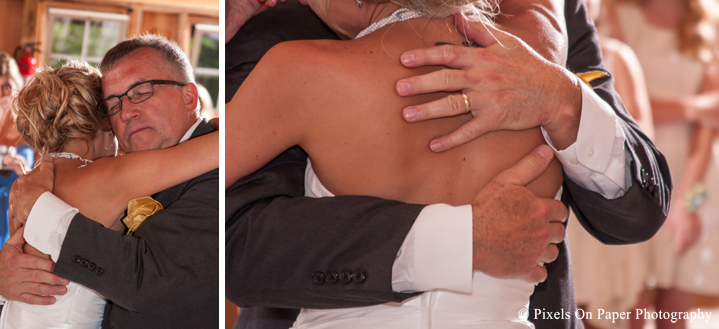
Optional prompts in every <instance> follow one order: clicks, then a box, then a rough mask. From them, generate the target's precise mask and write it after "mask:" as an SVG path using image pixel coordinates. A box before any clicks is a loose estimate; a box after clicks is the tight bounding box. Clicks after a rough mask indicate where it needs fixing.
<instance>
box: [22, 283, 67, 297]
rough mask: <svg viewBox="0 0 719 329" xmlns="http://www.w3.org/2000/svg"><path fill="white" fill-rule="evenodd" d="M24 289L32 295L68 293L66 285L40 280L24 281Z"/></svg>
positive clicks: (60, 294)
mask: <svg viewBox="0 0 719 329" xmlns="http://www.w3.org/2000/svg"><path fill="white" fill-rule="evenodd" d="M21 286H23V287H22V289H23V291H25V292H26V293H29V294H32V295H52V296H62V295H64V294H66V293H67V287H66V286H65V285H52V284H46V283H39V282H23V283H22V284H21Z"/></svg>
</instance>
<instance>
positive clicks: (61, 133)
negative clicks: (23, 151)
mask: <svg viewBox="0 0 719 329" xmlns="http://www.w3.org/2000/svg"><path fill="white" fill-rule="evenodd" d="M101 78H102V76H101V75H100V71H98V70H97V69H96V68H94V67H92V66H90V65H89V64H87V63H85V62H84V61H82V62H81V61H73V60H71V61H69V62H68V63H67V64H65V65H63V66H62V67H60V68H57V69H52V68H46V69H43V70H42V71H40V73H38V74H37V75H36V76H35V77H34V78H33V80H32V81H31V82H30V83H29V84H28V85H27V86H26V87H25V88H24V89H22V90H21V91H20V94H19V95H18V97H17V98H16V99H15V102H14V103H13V112H14V113H15V115H16V116H17V120H16V123H17V130H18V132H20V134H21V135H22V138H23V140H25V142H26V143H27V144H28V145H29V146H30V147H32V148H33V149H34V150H35V151H36V152H38V153H40V154H41V155H46V154H48V153H50V152H60V151H62V148H63V146H64V145H65V144H66V143H67V142H68V141H70V140H73V139H81V140H85V141H87V142H88V143H89V142H90V141H92V140H93V139H94V138H95V134H96V133H97V131H98V130H100V129H102V130H109V129H110V128H109V126H110V125H109V120H108V119H107V118H106V117H104V116H102V115H101V114H100V113H99V111H98V110H97V104H98V103H99V102H100V101H101V100H102V88H101V85H100V83H101Z"/></svg>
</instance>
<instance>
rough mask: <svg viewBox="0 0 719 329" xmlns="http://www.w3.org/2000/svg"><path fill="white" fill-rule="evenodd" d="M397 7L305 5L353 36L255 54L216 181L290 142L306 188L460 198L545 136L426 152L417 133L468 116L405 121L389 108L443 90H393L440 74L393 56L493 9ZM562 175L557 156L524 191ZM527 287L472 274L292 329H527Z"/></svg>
mask: <svg viewBox="0 0 719 329" xmlns="http://www.w3.org/2000/svg"><path fill="white" fill-rule="evenodd" d="M303 1H304V0H303ZM398 2H399V3H401V4H402V5H398V4H395V3H391V2H374V1H372V2H369V1H366V2H362V1H352V0H306V1H305V3H306V4H308V5H309V6H310V7H311V8H312V9H313V10H314V11H315V13H317V14H318V15H319V16H320V17H321V18H322V20H323V21H324V22H325V23H327V24H328V25H329V26H330V27H331V28H332V29H333V30H334V31H335V32H337V33H338V34H339V35H340V36H341V37H343V38H344V39H354V40H347V41H327V40H321V41H297V42H287V43H282V44H280V45H277V46H275V47H274V48H273V49H271V50H270V51H269V52H268V53H267V54H266V55H265V57H263V59H262V60H261V61H260V63H258V65H257V67H255V69H254V70H253V71H252V73H251V74H250V75H249V76H248V78H247V79H246V80H245V82H244V83H243V85H242V86H241V87H240V89H239V90H238V91H237V93H236V94H235V96H234V98H233V99H232V101H231V102H230V103H229V104H228V105H227V112H226V113H227V127H228V130H227V135H226V149H225V153H226V176H225V177H226V181H225V186H226V187H228V186H230V185H231V184H232V183H234V182H235V181H236V180H238V179H239V178H241V177H243V176H244V175H247V174H249V173H251V172H253V171H254V170H257V169H259V168H260V167H261V166H262V165H264V164H265V163H267V162H269V161H270V160H271V159H272V158H273V157H275V156H277V155H278V154H280V153H281V152H282V151H284V150H286V149H288V148H290V147H291V146H293V145H299V146H301V147H302V148H303V149H304V150H305V151H306V152H307V153H308V154H309V157H310V159H311V163H310V162H308V166H307V171H306V176H305V191H306V192H305V193H306V194H307V195H310V196H315V197H327V196H333V195H371V196H377V197H381V198H384V199H394V200H401V201H404V202H408V203H420V204H435V203H447V204H450V205H463V204H469V203H471V202H472V200H473V199H474V197H475V196H476V195H477V194H478V192H479V191H480V190H481V189H482V188H483V187H484V186H485V185H486V184H487V183H488V182H489V181H490V180H491V179H492V178H494V177H495V176H496V175H497V174H498V173H500V172H501V171H502V170H504V169H506V168H509V167H510V166H512V165H513V164H514V163H516V162H517V161H518V160H520V159H521V158H522V157H523V156H524V155H526V154H528V153H529V152H531V151H532V150H533V149H535V148H536V147H537V146H539V145H542V144H544V143H545V142H544V138H543V136H542V134H541V132H540V129H539V128H533V129H529V130H524V131H511V132H510V131H496V132H492V133H488V134H486V135H484V136H482V137H481V138H479V139H477V140H475V141H474V142H471V143H468V144H466V145H463V146H461V147H457V148H454V149H452V150H450V151H447V152H443V153H441V154H438V153H434V152H432V151H430V150H429V149H428V148H427V146H426V141H427V140H430V139H432V138H433V137H436V136H440V135H445V134H447V133H448V132H450V131H453V130H454V129H456V128H457V127H459V126H460V125H462V124H463V123H465V122H467V121H469V120H470V119H471V115H470V114H464V115H460V116H457V117H452V118H445V119H438V120H433V121H430V122H421V123H413V124H407V123H405V122H404V120H403V119H402V118H401V117H400V116H399V115H398V109H402V108H404V107H406V106H409V105H414V104H421V103H427V102H429V101H433V100H436V99H439V98H442V97H444V96H446V94H444V93H435V94H429V95H418V96H413V97H405V98H400V97H399V96H397V95H396V94H395V92H394V88H393V87H394V83H395V81H397V80H399V79H402V78H406V77H410V76H414V75H418V74H423V73H428V72H430V71H435V70H437V69H439V68H437V67H434V68H421V69H414V70H411V69H407V68H404V67H402V66H401V65H400V63H399V61H398V58H399V55H400V54H402V53H403V52H404V51H407V50H411V49H417V48H424V47H427V46H432V45H435V44H438V43H452V44H461V43H463V42H465V41H466V39H465V37H464V36H463V35H461V34H460V33H458V32H457V31H456V30H455V28H454V26H455V24H454V19H453V17H448V15H450V14H452V13H454V12H457V11H461V10H465V9H469V10H470V11H475V12H476V11H477V10H474V9H476V8H482V9H484V11H485V12H487V11H490V10H491V9H492V8H491V6H489V5H487V4H485V3H481V2H480V1H462V2H452V1H432V0H430V1H427V0H411V1H398ZM467 4H468V6H465V5H467ZM510 51H511V50H510ZM561 182H562V174H561V167H560V165H559V163H558V161H557V160H556V159H555V160H553V161H552V163H551V164H550V166H549V168H548V169H547V171H546V172H545V173H544V174H542V175H541V176H540V177H539V178H538V179H536V180H535V181H534V182H532V183H531V184H529V185H528V188H529V189H530V190H531V191H532V192H533V193H534V194H536V195H538V196H541V197H544V198H552V197H554V196H555V195H556V193H557V191H558V189H559V187H560V185H561ZM517 206H527V205H517ZM533 289H534V285H533V284H532V283H527V282H525V281H522V280H503V279H495V278H492V277H489V276H487V275H484V274H483V273H480V272H476V273H474V277H473V287H472V290H471V291H463V292H450V291H430V292H426V293H424V294H421V295H419V296H417V297H414V298H411V299H409V300H407V301H405V302H403V303H389V304H383V305H376V306H368V307H358V308H347V309H334V310H309V309H304V310H302V312H301V313H300V315H299V317H298V319H297V322H295V325H294V327H295V328H336V327H340V326H345V327H359V326H361V327H372V328H375V327H376V328H424V327H439V328H443V327H451V328H458V327H460V328H527V327H532V325H531V324H530V323H529V322H528V321H527V317H526V308H527V305H528V302H529V296H530V295H531V294H532V292H533Z"/></svg>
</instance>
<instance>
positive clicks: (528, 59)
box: [395, 15, 582, 152]
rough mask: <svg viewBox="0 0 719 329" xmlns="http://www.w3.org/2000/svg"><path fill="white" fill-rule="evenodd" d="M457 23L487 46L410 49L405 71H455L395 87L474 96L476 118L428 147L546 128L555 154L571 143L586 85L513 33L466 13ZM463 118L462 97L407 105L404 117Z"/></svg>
mask: <svg viewBox="0 0 719 329" xmlns="http://www.w3.org/2000/svg"><path fill="white" fill-rule="evenodd" d="M455 19H456V20H457V25H458V27H459V28H460V30H461V31H464V32H465V33H466V35H467V37H468V38H469V39H471V40H474V41H475V42H476V43H477V44H478V45H480V46H482V47H484V48H476V47H472V48H470V47H464V46H454V45H445V46H439V47H432V48H426V49H417V50H413V51H408V52H405V53H404V54H402V56H401V58H400V60H401V62H402V64H403V65H404V66H407V67H418V66H425V65H443V66H447V67H449V68H451V69H444V70H439V71H435V72H432V73H429V74H425V75H421V76H417V77H412V78H407V79H402V80H400V81H398V82H397V84H396V86H395V89H396V91H397V93H398V94H399V95H400V96H411V95H417V94H424V93H432V92H439V91H447V92H453V91H456V92H459V91H463V92H464V93H465V94H466V95H467V96H468V101H469V105H470V110H471V111H472V115H473V116H474V119H472V120H470V121H469V122H467V123H466V124H464V125H462V126H461V127H459V128H458V129H457V130H455V131H453V132H451V133H449V134H447V135H444V136H440V137H437V138H435V139H433V140H432V141H431V142H430V148H431V149H432V150H433V151H435V152H441V151H446V150H449V149H451V148H454V147H456V146H459V145H462V144H464V143H467V142H469V141H471V140H473V139H475V138H477V137H479V136H482V135H483V134H486V133H488V132H490V131H495V130H524V129H529V128H534V127H538V126H543V127H544V129H546V130H547V132H548V133H549V136H550V138H551V139H552V143H553V144H554V146H555V147H556V148H557V149H560V150H562V149H565V148H567V147H569V146H570V145H571V144H573V143H574V142H575V141H576V139H577V132H578V131H579V118H580V115H581V105H582V96H581V95H582V94H581V87H580V85H579V83H581V82H580V80H579V79H578V78H577V77H575V76H574V75H573V74H571V73H570V72H569V71H567V70H565V69H564V68H563V67H561V66H559V65H556V64H554V63H551V62H549V61H547V60H546V59H544V58H543V57H542V56H540V55H539V54H538V53H536V52H535V51H534V50H532V49H531V48H530V47H529V46H527V44H526V43H524V42H523V41H522V40H520V39H518V38H516V37H514V36H512V35H510V34H507V33H505V32H502V31H499V30H497V29H496V28H494V27H491V26H483V25H479V26H477V25H476V24H471V23H468V22H466V21H465V20H464V18H462V17H461V15H460V16H459V17H457V16H456V17H455ZM495 38H496V39H495ZM465 112H466V110H465V100H464V99H463V97H462V95H461V94H459V93H457V94H455V95H450V96H447V97H445V98H442V99H439V100H436V101H433V102H430V103H427V104H422V105H416V106H408V107H406V108H404V109H403V111H402V116H403V117H404V118H405V120H407V121H409V122H416V121H423V120H428V119H434V118H441V117H448V116H454V115H460V114H463V113H465Z"/></svg>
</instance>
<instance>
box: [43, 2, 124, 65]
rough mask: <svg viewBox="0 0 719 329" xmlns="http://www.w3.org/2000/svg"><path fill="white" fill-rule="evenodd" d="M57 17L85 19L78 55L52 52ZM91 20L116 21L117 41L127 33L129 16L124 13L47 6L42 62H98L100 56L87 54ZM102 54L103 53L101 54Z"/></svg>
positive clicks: (100, 59) (100, 58)
mask: <svg viewBox="0 0 719 329" xmlns="http://www.w3.org/2000/svg"><path fill="white" fill-rule="evenodd" d="M58 17H62V18H69V19H81V20H84V21H85V26H84V30H83V36H82V49H81V51H80V55H72V54H61V53H53V52H52V45H53V41H54V38H55V32H54V28H55V19H56V18H58ZM91 21H113V22H118V23H119V24H120V28H119V31H118V32H119V33H118V36H119V37H118V40H117V42H120V41H122V40H123V39H124V38H125V36H126V35H127V30H128V25H129V22H130V16H129V15H124V14H118V13H108V12H101V11H92V10H80V9H67V8H57V7H49V8H48V9H47V15H46V16H45V38H44V39H45V42H44V43H43V44H45V45H47V46H46V47H47V48H46V49H48V51H45V52H44V56H43V62H44V63H45V64H47V65H50V63H51V62H52V60H68V59H81V60H85V61H87V62H90V63H98V65H99V63H100V62H101V61H102V56H99V57H98V56H88V55H87V52H88V44H89V38H90V24H91ZM103 56H104V54H103Z"/></svg>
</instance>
